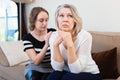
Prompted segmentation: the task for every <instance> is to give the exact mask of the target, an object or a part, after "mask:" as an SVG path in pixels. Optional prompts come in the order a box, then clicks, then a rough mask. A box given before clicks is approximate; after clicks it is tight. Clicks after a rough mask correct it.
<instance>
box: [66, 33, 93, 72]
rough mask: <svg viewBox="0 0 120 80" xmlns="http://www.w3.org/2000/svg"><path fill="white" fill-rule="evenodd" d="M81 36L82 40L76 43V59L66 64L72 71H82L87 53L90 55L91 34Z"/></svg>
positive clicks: (86, 59) (87, 56)
mask: <svg viewBox="0 0 120 80" xmlns="http://www.w3.org/2000/svg"><path fill="white" fill-rule="evenodd" d="M81 38H82V41H80V43H79V44H78V45H79V47H78V49H77V52H76V54H77V56H78V59H77V60H76V61H75V62H74V63H72V64H68V66H69V68H70V71H71V72H72V73H80V72H82V71H83V70H84V69H85V68H86V64H87V61H88V58H89V55H91V45H92V36H91V35H85V36H83V37H81Z"/></svg>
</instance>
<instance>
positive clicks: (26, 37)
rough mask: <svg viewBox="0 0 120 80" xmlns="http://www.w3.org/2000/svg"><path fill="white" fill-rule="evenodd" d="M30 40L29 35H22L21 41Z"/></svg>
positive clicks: (30, 36)
mask: <svg viewBox="0 0 120 80" xmlns="http://www.w3.org/2000/svg"><path fill="white" fill-rule="evenodd" d="M31 38H32V35H31V34H30V33H28V34H26V35H24V36H23V38H22V39H23V40H29V39H31Z"/></svg>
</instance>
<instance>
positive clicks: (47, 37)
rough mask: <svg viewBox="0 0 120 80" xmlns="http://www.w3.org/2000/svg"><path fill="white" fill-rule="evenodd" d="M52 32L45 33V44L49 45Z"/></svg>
mask: <svg viewBox="0 0 120 80" xmlns="http://www.w3.org/2000/svg"><path fill="white" fill-rule="evenodd" d="M51 34H52V32H49V33H47V34H46V35H45V37H44V39H45V45H47V46H48V45H49V38H50V36H51Z"/></svg>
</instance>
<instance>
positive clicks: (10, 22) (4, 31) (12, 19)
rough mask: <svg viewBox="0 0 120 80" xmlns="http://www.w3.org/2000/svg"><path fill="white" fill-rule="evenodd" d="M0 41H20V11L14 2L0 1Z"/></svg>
mask: <svg viewBox="0 0 120 80" xmlns="http://www.w3.org/2000/svg"><path fill="white" fill-rule="evenodd" d="M0 10H1V11H0V41H16V40H18V9H17V5H16V3H15V2H13V1H10V0H9V1H8V0H0Z"/></svg>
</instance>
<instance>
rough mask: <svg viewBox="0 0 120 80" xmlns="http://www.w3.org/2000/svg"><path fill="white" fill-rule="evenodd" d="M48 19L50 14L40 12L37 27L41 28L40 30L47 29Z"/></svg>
mask: <svg viewBox="0 0 120 80" xmlns="http://www.w3.org/2000/svg"><path fill="white" fill-rule="evenodd" d="M48 19H49V16H48V14H47V13H46V12H44V11H41V12H40V13H39V14H38V16H37V19H36V22H35V29H37V30H40V31H43V30H46V29H47V24H48Z"/></svg>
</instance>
